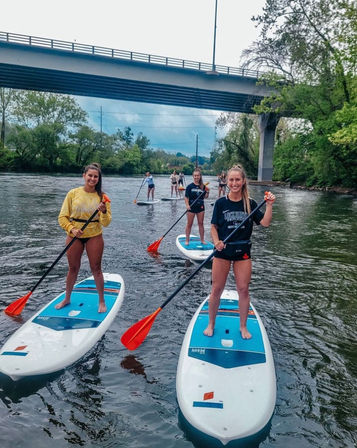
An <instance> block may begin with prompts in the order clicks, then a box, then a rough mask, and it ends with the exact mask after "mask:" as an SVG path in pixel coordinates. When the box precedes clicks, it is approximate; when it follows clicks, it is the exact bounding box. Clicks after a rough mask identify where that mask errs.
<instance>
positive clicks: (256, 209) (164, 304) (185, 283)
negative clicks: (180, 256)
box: [160, 199, 266, 309]
mask: <svg viewBox="0 0 357 448" xmlns="http://www.w3.org/2000/svg"><path fill="white" fill-rule="evenodd" d="M265 202H266V201H265V199H264V200H263V201H262V202H261V203H260V204H258V205H257V206H256V207H255V209H254V210H253V211H252V212H250V213H249V215H248V216H247V217H246V218H245V219H244V220H243V221H242V222H241V223H240V224H239V226H238V227H236V228H235V229H234V230H232V232H231V233H230V234H229V235H228V236H227V238H225V239H224V240H223V243H224V244H226V243H227V242H228V240H229V239H230V238H232V236H233V235H234V234H235V233H236V232H237V230H239V229H240V228H241V227H242V226H243V225H244V224H245V223H246V222H247V221H248V219H250V218H251V217H252V216H253V215H254V213H255V212H257V211H258V210H259V209H260V207H262V205H264V204H265ZM217 252H218V250H217V249H215V250H214V251H213V252H212V253H211V255H209V256H208V257H207V258H206V259H205V260H203V261H202V263H201V264H200V265H199V266H198V268H197V269H196V270H195V271H193V272H192V274H191V275H190V276H189V277H187V279H186V280H185V281H184V282H183V283H182V284H181V285H180V286H178V287H177V288H176V289H175V291H174V292H173V293H172V294H171V295H170V296H169V297H168V298H167V299H166V300H165V302H164V303H163V304H162V305H161V306H160V309H162V308H164V306H166V305H167V304H168V303H169V302H170V301H171V300H172V299H173V298H174V297H175V295H176V294H177V293H178V292H180V291H181V289H182V288H183V287H184V286H186V285H187V283H188V282H189V281H190V280H191V279H192V278H193V277H194V276H195V275H196V274H197V272H198V271H200V270H201V268H202V267H203V266H204V265H205V264H206V263H207V262H208V261H210V260H211V259H212V258H213V257H214V256H215V254H216V253H217Z"/></svg>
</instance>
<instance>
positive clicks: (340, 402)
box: [0, 174, 357, 448]
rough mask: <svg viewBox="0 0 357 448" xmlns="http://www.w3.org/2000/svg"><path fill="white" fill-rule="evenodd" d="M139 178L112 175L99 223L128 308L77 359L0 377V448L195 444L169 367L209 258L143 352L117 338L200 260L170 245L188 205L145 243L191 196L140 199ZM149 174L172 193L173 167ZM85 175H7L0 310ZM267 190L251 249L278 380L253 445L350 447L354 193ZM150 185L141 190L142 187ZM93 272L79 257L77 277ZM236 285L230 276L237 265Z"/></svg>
mask: <svg viewBox="0 0 357 448" xmlns="http://www.w3.org/2000/svg"><path fill="white" fill-rule="evenodd" d="M208 180H210V181H211V184H210V186H211V187H212V188H211V195H210V201H209V202H207V207H206V216H205V229H206V237H208V236H209V228H210V217H211V214H212V209H213V207H209V206H208V204H209V203H210V202H211V201H213V200H214V199H215V197H216V195H217V193H216V183H215V179H214V178H212V179H209V178H208ZM141 181H142V179H141V178H105V179H104V189H105V191H106V192H107V194H108V195H109V197H110V198H111V200H112V209H113V222H112V224H111V225H110V226H109V227H108V228H107V229H105V234H104V235H105V237H104V238H105V253H104V259H103V269H104V270H105V271H106V272H118V273H120V274H121V275H122V276H123V278H124V280H125V283H126V294H125V300H124V304H123V306H122V309H121V312H120V314H119V315H118V317H117V319H116V320H115V322H114V323H113V325H112V326H111V327H110V329H109V330H108V331H107V333H106V335H105V337H104V338H103V339H102V340H101V341H100V343H98V344H97V345H96V346H95V348H94V349H93V350H92V351H91V352H90V353H88V354H87V356H85V357H84V359H82V360H81V361H80V362H78V363H76V364H75V365H73V366H72V367H70V368H68V369H65V370H64V371H61V372H58V373H56V374H54V375H51V376H48V375H47V376H44V377H37V378H30V379H27V380H23V381H19V382H17V383H14V382H12V381H11V380H9V379H8V378H6V377H5V376H3V375H2V376H0V419H1V421H2V431H1V433H0V442H1V447H5V448H8V447H13V446H16V447H18V448H25V447H26V448H32V447H36V448H38V447H39V448H41V447H45V446H46V448H47V447H48V444H49V443H50V444H51V445H53V447H54V448H57V447H59V448H62V447H63V446H68V445H71V446H90V447H97V446H101V447H116V448H117V447H125V448H130V447H135V448H137V447H153V448H158V447H175V448H184V447H185V448H186V447H192V446H193V443H192V442H191V441H190V440H189V437H187V436H186V435H185V431H184V428H183V427H180V426H179V424H178V408H177V401H176V392H175V376H176V366H177V360H178V356H179V352H180V348H181V343H182V340H183V336H184V333H185V331H186V328H187V325H188V323H189V321H190V319H191V317H192V315H193V314H194V311H195V310H196V309H197V307H198V306H199V304H200V303H201V302H202V300H203V299H204V298H205V297H206V296H207V295H208V293H209V290H210V280H211V275H210V274H211V271H210V268H209V267H205V268H203V269H201V270H200V272H199V273H198V274H197V275H195V276H194V278H193V279H192V280H191V281H190V283H189V285H187V286H186V287H184V288H183V289H182V290H181V291H180V293H179V294H178V295H177V296H176V297H175V298H174V299H173V300H172V301H171V302H170V304H168V306H167V307H165V310H163V311H162V313H160V315H159V316H158V317H157V319H156V321H155V323H154V325H153V327H152V328H151V330H150V333H149V335H148V336H147V338H146V339H145V342H144V343H143V344H142V345H141V346H140V347H139V348H138V349H137V351H136V352H135V354H134V353H130V352H128V351H127V350H126V349H125V348H124V347H123V346H122V345H121V343H120V337H121V335H122V334H123V332H124V331H125V330H126V329H127V328H129V327H130V326H131V325H132V324H133V323H134V322H136V321H138V320H139V319H142V318H143V317H144V316H146V315H148V314H150V313H152V312H153V311H154V310H155V309H157V307H158V306H160V305H161V304H162V303H163V301H164V300H165V299H166V298H167V297H168V296H169V295H170V294H171V293H172V292H173V291H174V290H175V289H176V288H177V286H179V285H180V284H181V283H182V282H183V281H184V280H185V279H186V278H187V277H188V276H189V275H190V274H191V273H192V272H193V271H194V270H195V269H196V268H197V264H196V263H191V262H189V261H188V260H185V259H184V258H182V256H181V254H180V253H179V251H178V249H177V248H176V245H175V239H176V236H177V235H178V234H180V233H183V232H184V228H185V223H186V218H185V217H184V218H183V219H182V220H180V222H179V223H178V224H177V225H176V226H175V228H174V229H173V230H172V231H171V232H170V233H169V234H168V235H167V236H165V238H164V239H163V240H162V241H161V244H160V249H159V254H157V255H156V256H155V257H154V256H152V254H149V253H148V252H147V250H146V249H147V246H148V245H149V244H151V243H153V242H154V241H156V240H157V239H158V238H159V237H161V236H162V235H164V233H165V232H166V230H167V229H168V228H169V227H170V226H171V225H172V224H173V223H174V222H175V220H177V219H178V218H179V216H180V215H181V214H182V213H183V212H184V211H185V206H184V201H173V202H172V201H160V202H158V203H157V204H154V205H152V206H150V207H145V206H142V207H138V206H136V205H135V204H134V202H133V200H134V199H135V196H136V194H137V192H138V188H139V187H140V182H141ZM155 181H156V182H155V183H156V192H155V195H156V197H157V198H159V197H163V196H167V195H168V193H169V191H170V181H169V179H166V178H164V177H159V176H156V178H155ZM80 183H81V179H80V176H78V177H63V176H60V177H54V176H28V175H4V174H3V175H0V189H1V191H2V192H3V195H4V197H6V198H7V206H6V212H5V213H3V214H2V215H1V217H0V242H1V244H0V257H1V263H0V278H1V285H2V288H1V290H0V306H1V307H2V309H4V308H5V307H6V306H7V305H9V303H11V302H12V301H14V300H16V299H18V298H19V297H21V296H22V295H24V294H25V293H26V292H28V291H29V290H30V289H31V287H32V286H33V285H34V284H35V283H36V282H37V280H38V279H39V278H40V277H41V276H42V274H43V272H44V270H45V269H46V268H47V267H48V266H49V265H50V264H51V263H52V262H53V260H54V259H55V258H56V257H57V255H58V254H59V253H60V252H61V250H62V249H63V246H64V235H63V232H62V230H61V229H60V228H59V226H58V224H57V214H58V211H59V209H60V206H61V203H62V201H63V198H64V196H65V194H66V192H67V191H68V190H69V189H70V188H73V187H75V186H77V185H79V184H80ZM264 190H265V187H259V186H253V187H252V188H251V195H252V196H253V197H254V199H256V200H257V201H259V200H260V198H262V197H263V195H264ZM273 190H274V193H275V194H276V195H277V203H276V205H275V206H274V220H273V222H272V225H271V227H270V228H269V229H262V228H259V227H257V228H256V229H255V233H254V238H253V248H252V254H253V277H252V283H251V296H252V300H253V302H254V305H255V306H256V308H257V309H258V311H259V314H260V316H261V317H262V319H263V321H264V324H265V326H266V329H267V332H268V335H269V337H270V341H271V345H272V349H273V354H274V359H275V366H276V373H277V387H278V391H277V406H276V410H275V414H274V416H273V419H272V422H271V428H270V430H269V432H268V435H264V440H262V441H261V443H259V447H261V448H265V447H269V448H270V447H271V448H273V447H274V448H286V447H289V448H311V447H318V448H320V447H333V448H340V447H341V448H346V447H347V448H349V447H351V448H352V447H354V446H355V445H356V443H357V437H356V427H357V420H356V416H357V404H356V403H357V392H356V374H357V350H356V327H357V324H356V314H357V297H356V290H357V275H356V274H357V267H356V265H357V255H356V247H357V232H356V222H357V220H356V217H357V201H356V200H355V199H354V198H353V197H351V196H348V195H343V196H339V195H333V194H327V193H316V192H305V191H295V190H289V189H282V188H274V189H273ZM145 196H146V191H144V189H142V191H141V193H140V195H139V199H142V198H144V197H145ZM193 231H194V232H195V233H197V228H196V227H194V228H193ZM207 239H209V238H207ZM66 271H67V266H66V261H65V259H64V258H63V259H62V260H61V261H60V262H59V263H58V264H57V265H56V267H55V268H54V269H53V270H52V271H51V272H50V274H49V275H48V276H47V277H46V279H45V280H44V281H43V282H42V283H41V284H40V285H39V287H38V288H37V289H36V291H35V292H34V294H33V295H32V296H31V298H30V300H29V301H28V303H27V305H26V307H25V309H24V311H23V313H22V316H21V317H19V318H16V319H12V318H9V316H7V315H5V314H4V313H0V326H1V330H2V331H1V333H0V335H1V336H0V343H1V344H2V343H4V342H5V340H6V339H7V338H8V337H9V335H10V334H12V333H13V332H14V331H15V330H16V329H17V328H19V326H20V325H21V324H22V323H23V322H24V321H25V320H27V319H28V318H29V317H30V316H31V315H32V314H33V313H34V312H35V311H36V310H38V309H39V307H40V306H42V305H43V304H45V303H46V302H47V301H49V300H50V299H51V298H53V297H54V296H55V295H58V293H59V292H60V291H62V290H64V286H65V275H66ZM88 275H90V269H89V265H88V261H87V259H86V258H85V257H84V258H83V262H82V267H81V272H80V278H81V279H83V278H85V277H87V276H88ZM228 287H230V288H234V279H233V277H231V276H230V277H229V279H228ZM195 446H198V447H199V446H200V444H199V443H198V444H197V443H196V442H195ZM203 447H204V448H206V445H204V444H203V445H202V446H201V447H200V448H203ZM245 448H252V447H249V445H248V446H246V447H245Z"/></svg>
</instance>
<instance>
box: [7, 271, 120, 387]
mask: <svg viewBox="0 0 357 448" xmlns="http://www.w3.org/2000/svg"><path fill="white" fill-rule="evenodd" d="M124 289H125V288H124V281H123V279H122V277H121V276H120V275H118V274H104V298H105V303H106V306H107V311H106V312H105V313H98V304H99V298H98V293H97V289H96V286H95V282H94V279H93V277H89V278H87V279H85V280H83V281H81V282H79V283H77V284H76V285H75V286H74V288H73V292H72V295H71V303H70V305H67V306H65V307H64V308H61V309H60V310H57V309H56V308H55V305H56V304H57V303H59V302H61V301H62V300H63V299H64V297H65V293H62V294H61V295H59V296H58V297H56V298H55V299H53V300H52V301H51V302H49V303H48V304H47V305H46V306H44V307H43V308H42V309H41V310H40V311H39V312H38V313H36V314H35V315H34V316H33V317H31V318H30V319H29V320H28V321H27V322H26V323H25V324H23V325H22V326H21V327H20V328H19V329H18V330H17V331H16V332H15V333H14V334H13V335H12V336H11V337H10V338H9V339H8V340H7V342H6V343H5V344H4V346H3V347H2V348H1V350H0V372H2V373H4V374H6V375H8V376H9V377H11V378H12V379H13V380H15V381H16V380H18V379H20V378H23V377H28V376H32V375H42V374H48V373H53V372H57V371H58V370H61V369H64V368H65V367H67V366H69V365H71V364H73V363H74V362H76V361H78V360H79V359H80V358H81V357H82V356H83V355H84V354H85V353H87V352H88V351H89V350H90V349H91V348H92V347H93V346H94V345H95V343H96V342H98V341H99V339H100V338H101V337H102V336H103V334H104V333H105V332H106V331H107V329H108V328H109V326H110V324H111V323H112V322H113V320H114V318H115V316H116V315H117V313H118V311H119V309H120V307H121V304H122V302H123V299H124Z"/></svg>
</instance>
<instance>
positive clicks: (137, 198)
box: [134, 177, 146, 204]
mask: <svg viewBox="0 0 357 448" xmlns="http://www.w3.org/2000/svg"><path fill="white" fill-rule="evenodd" d="M145 179H146V177H144V179H143V181H142V183H141V185H140V188H139V191H138V194H137V195H136V197H135V199H134V204H136V200H137V199H138V196H139V193H140V190H141V189H142V187H143V185H144V183H145Z"/></svg>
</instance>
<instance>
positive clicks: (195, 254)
mask: <svg viewBox="0 0 357 448" xmlns="http://www.w3.org/2000/svg"><path fill="white" fill-rule="evenodd" d="M176 246H177V247H178V249H179V250H180V251H181V252H182V253H183V254H184V255H186V257H188V258H190V259H191V260H194V261H203V260H205V259H206V258H207V257H208V256H209V255H211V253H212V252H213V250H214V245H213V244H212V243H210V242H209V241H206V244H202V243H201V240H200V238H199V237H198V236H195V235H190V241H189V244H188V245H186V235H179V236H178V237H177V238H176Z"/></svg>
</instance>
